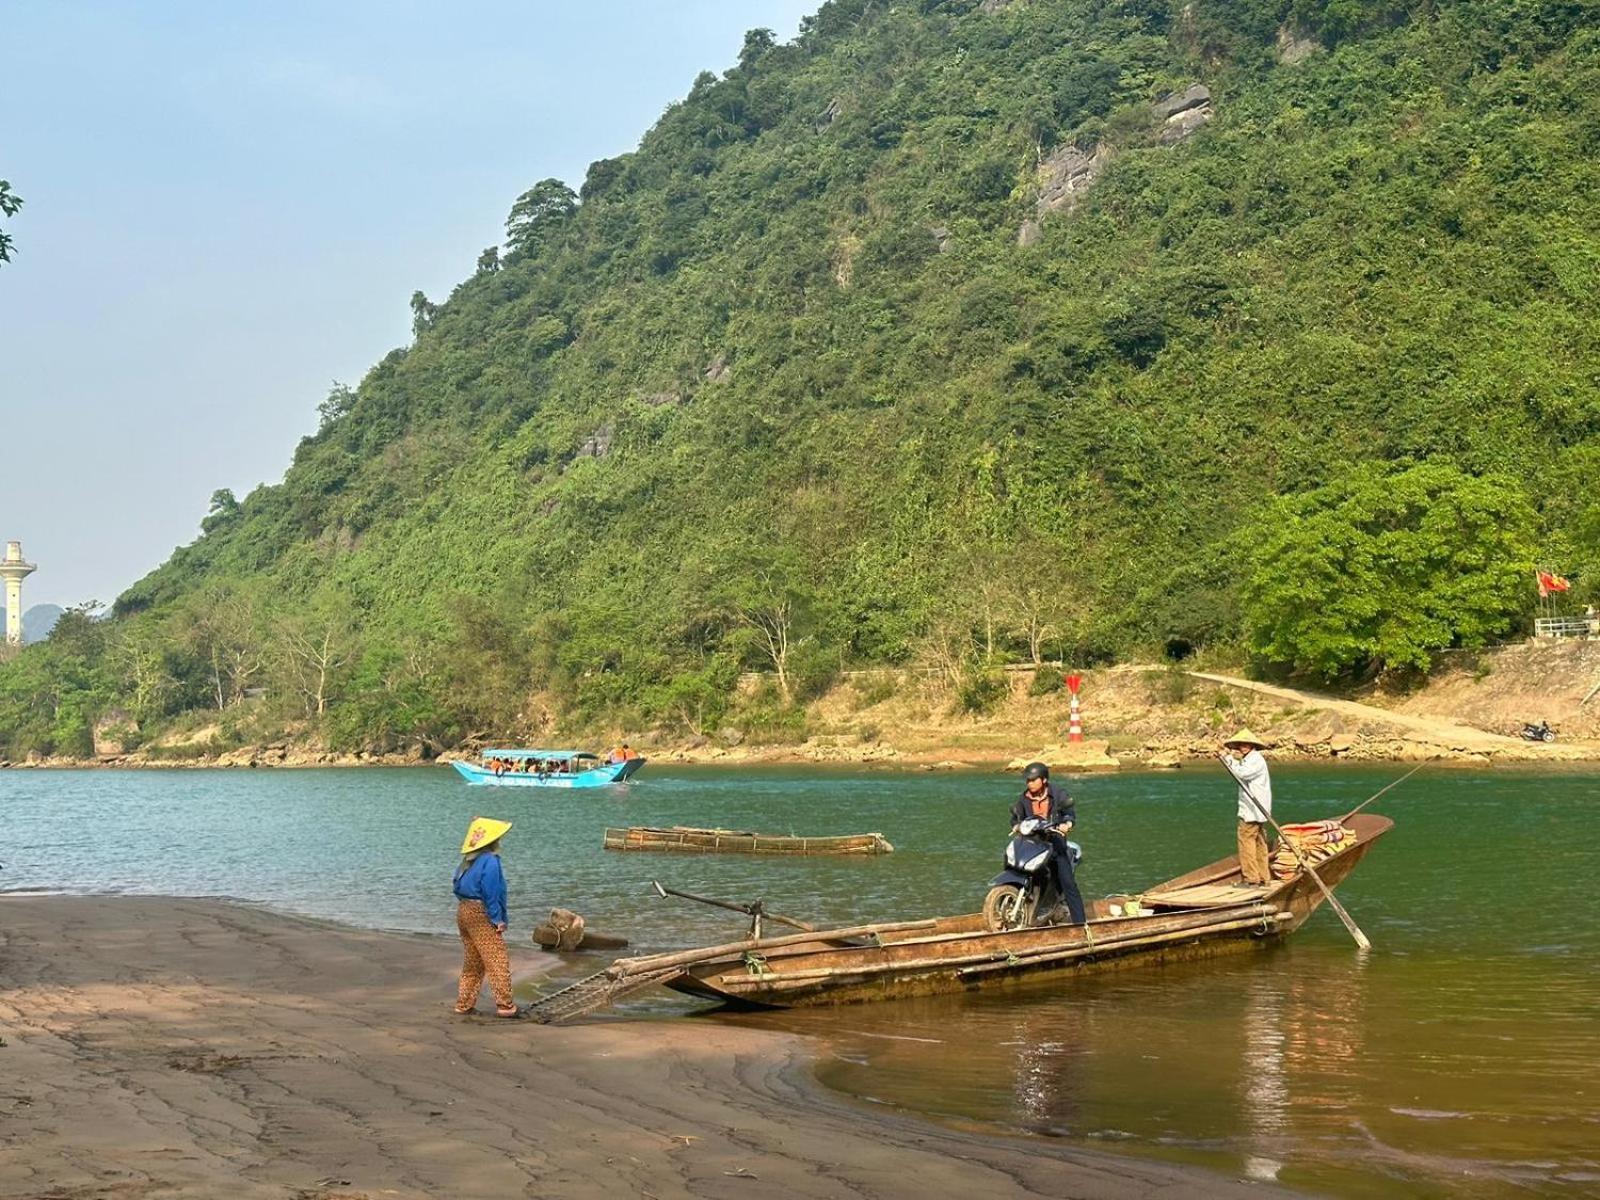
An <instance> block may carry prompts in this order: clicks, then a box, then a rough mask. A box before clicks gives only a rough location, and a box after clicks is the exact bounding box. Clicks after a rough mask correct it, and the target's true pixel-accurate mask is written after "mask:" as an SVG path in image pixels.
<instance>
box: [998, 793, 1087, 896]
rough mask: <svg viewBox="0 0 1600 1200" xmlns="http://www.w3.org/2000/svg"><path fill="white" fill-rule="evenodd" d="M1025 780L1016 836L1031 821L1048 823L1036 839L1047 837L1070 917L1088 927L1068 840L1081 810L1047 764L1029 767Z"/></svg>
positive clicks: (1015, 815)
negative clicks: (1052, 850)
mask: <svg viewBox="0 0 1600 1200" xmlns="http://www.w3.org/2000/svg"><path fill="white" fill-rule="evenodd" d="M1022 778H1023V788H1022V795H1020V796H1019V797H1017V802H1016V803H1015V804H1013V805H1012V806H1011V828H1012V832H1013V833H1015V832H1016V827H1017V826H1018V825H1020V824H1022V822H1024V821H1026V820H1029V819H1037V820H1041V821H1045V822H1047V825H1046V828H1045V829H1043V830H1041V831H1040V832H1039V833H1038V834H1036V835H1035V836H1036V837H1043V838H1044V839H1045V840H1046V841H1048V842H1049V843H1050V845H1051V847H1052V848H1053V849H1054V850H1055V867H1056V888H1057V890H1058V891H1059V892H1060V893H1061V899H1062V901H1063V902H1064V903H1065V904H1066V906H1067V915H1068V917H1069V918H1070V919H1071V921H1072V923H1073V924H1074V925H1083V924H1086V919H1085V917H1084V912H1083V894H1082V893H1081V892H1079V891H1078V880H1077V876H1076V875H1075V874H1074V872H1073V869H1072V848H1071V847H1070V846H1068V845H1067V837H1066V835H1067V834H1068V833H1069V832H1070V831H1071V830H1072V827H1073V825H1074V824H1076V823H1077V820H1078V809H1077V806H1076V805H1075V804H1074V803H1073V802H1072V797H1071V796H1069V795H1068V794H1067V791H1066V789H1065V788H1061V787H1057V786H1056V785H1055V784H1053V783H1051V782H1050V768H1049V767H1048V766H1047V765H1046V764H1044V763H1042V762H1032V763H1029V764H1028V765H1027V767H1026V768H1025V769H1024V770H1023V772H1022ZM1051 915H1054V914H1051Z"/></svg>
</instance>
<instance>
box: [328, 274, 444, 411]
mask: <svg viewBox="0 0 1600 1200" xmlns="http://www.w3.org/2000/svg"><path fill="white" fill-rule="evenodd" d="M416 295H417V296H421V295H422V293H421V292H418V293H417V294H416ZM423 299H424V300H426V299H427V297H425V296H424V297H423ZM430 307H431V306H430ZM411 311H412V315H413V316H415V315H416V313H417V300H416V296H413V297H412V298H411ZM430 316H431V313H430ZM412 332H416V330H415V327H413V330H412ZM355 406H356V390H355V389H354V388H352V387H350V386H348V385H346V384H343V383H340V382H339V381H338V380H337V379H335V380H334V381H333V386H332V387H330V388H329V389H328V398H327V399H326V400H324V401H323V402H322V403H321V404H319V405H317V432H318V433H321V432H322V431H323V430H325V429H327V428H328V426H330V425H332V424H333V423H334V422H336V421H339V420H341V419H342V418H343V417H344V416H345V415H346V414H347V413H349V411H350V410H351V409H352V408H354V407H355Z"/></svg>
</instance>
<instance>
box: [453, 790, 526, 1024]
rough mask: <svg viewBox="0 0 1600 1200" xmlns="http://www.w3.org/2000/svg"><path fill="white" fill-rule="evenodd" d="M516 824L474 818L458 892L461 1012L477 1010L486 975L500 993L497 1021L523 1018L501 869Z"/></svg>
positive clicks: (458, 874)
mask: <svg viewBox="0 0 1600 1200" xmlns="http://www.w3.org/2000/svg"><path fill="white" fill-rule="evenodd" d="M510 829H511V822H510V821H496V820H494V819H493V818H491V817H474V818H473V819H472V824H471V825H469V826H468V827H467V836H466V838H465V839H464V840H463V841H462V843H461V854H462V858H461V865H460V866H459V867H457V868H456V874H455V880H454V889H455V894H456V899H457V900H458V901H459V902H460V903H458V904H457V905H456V928H457V929H458V930H460V932H461V947H462V960H461V986H460V988H459V989H458V990H457V992H456V1012H458V1013H461V1014H462V1015H465V1014H467V1013H470V1012H475V1011H476V1010H477V1004H478V992H479V991H480V990H481V989H482V987H483V980H484V976H485V975H487V976H488V979H489V990H490V991H492V992H493V993H494V1011H495V1016H497V1017H520V1016H521V1015H522V1010H521V1009H519V1008H518V1007H517V1002H516V1000H515V999H514V998H513V997H512V995H511V959H510V957H509V956H508V955H507V954H506V939H505V932H506V877H505V875H504V874H503V873H502V872H501V870H500V839H501V838H503V837H505V835H506V834H507V832H509V831H510Z"/></svg>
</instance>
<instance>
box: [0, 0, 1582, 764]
mask: <svg viewBox="0 0 1600 1200" xmlns="http://www.w3.org/2000/svg"><path fill="white" fill-rule="evenodd" d="M1597 195H1600V4H1597V3H1596V0H1437V2H1435V3H1432V4H1429V3H1416V4H1410V5H1407V4H1401V3H1393V2H1389V0H1171V2H1170V3H1169V2H1168V0H1012V2H1010V3H1006V2H1004V0H983V2H982V3H979V2H978V0H904V2H902V3H899V4H894V5H890V4H886V3H883V2H882V0H831V2H829V3H827V4H825V5H823V6H822V8H821V9H820V10H819V11H818V12H817V14H816V15H815V16H814V17H812V18H810V19H808V20H807V21H806V22H805V23H804V25H803V27H802V30H801V33H800V35H799V37H798V38H796V39H795V40H794V41H793V42H791V43H787V44H779V43H777V42H775V40H774V39H773V37H772V36H771V35H770V34H769V33H767V32H766V31H762V30H756V31H752V32H751V33H750V34H749V35H747V37H746V39H745V44H744V49H743V52H742V53H741V54H740V56H739V61H738V62H737V63H736V64H735V65H733V66H732V67H731V68H729V69H728V70H726V71H725V72H723V73H722V74H721V75H716V74H711V73H705V74H702V75H701V76H700V77H699V78H698V79H697V80H695V81H694V84H693V87H692V88H691V89H690V90H689V92H688V94H687V96H686V97H685V98H684V99H683V100H682V101H681V102H680V103H677V104H674V105H673V106H671V107H670V108H669V109H668V110H667V111H666V113H665V114H664V115H663V116H662V118H661V119H660V121H659V122H658V123H657V124H656V125H655V126H654V127H653V128H652V129H651V130H649V132H648V133H646V134H645V135H644V137H643V139H642V141H641V142H640V144H639V147H638V149H637V150H636V151H634V152H633V153H630V154H626V155H623V156H622V157H620V158H615V159H608V160H603V161H600V162H596V163H594V164H593V165H592V166H591V167H590V168H589V171H588V174H587V176H586V178H585V179H584V180H583V182H582V186H581V188H580V189H578V191H577V192H576V193H574V192H573V191H571V190H570V189H568V188H567V187H566V186H565V185H563V184H561V183H559V182H557V181H553V180H547V181H544V182H542V183H540V184H538V185H536V186H534V187H533V188H531V189H530V190H529V192H528V193H527V194H525V195H524V196H522V197H521V198H519V199H518V200H517V201H516V204H515V205H514V207H513V208H512V212H511V218H510V220H509V221H508V228H507V233H508V236H507V241H506V244H505V245H504V246H503V247H497V248H491V249H490V250H487V251H485V252H484V254H483V256H482V257H481V258H480V259H479V261H478V263H477V269H476V270H475V271H474V272H473V273H472V274H471V275H470V276H469V277H467V278H465V279H464V281H463V282H462V283H461V284H460V285H459V286H458V287H457V288H456V289H455V291H454V292H453V293H452V294H451V295H450V296H449V297H448V298H445V299H442V300H440V301H439V302H437V303H435V302H433V301H430V300H429V299H428V298H426V297H424V296H422V295H421V294H420V293H419V294H417V295H416V296H414V297H413V299H412V307H413V311H414V313H415V315H416V338H415V342H414V344H413V345H411V346H409V347H406V348H404V349H399V350H396V351H394V352H393V353H391V354H390V355H388V356H387V357H386V358H385V359H384V360H383V361H382V362H380V363H379V364H377V366H375V367H374V368H373V369H372V371H371V372H370V373H369V374H368V375H367V377H366V378H365V379H363V380H362V381H361V382H360V384H359V386H357V387H354V388H336V389H335V390H334V392H333V393H332V394H331V395H330V396H329V397H328V399H327V402H326V403H325V404H324V405H323V409H322V412H323V420H322V424H321V427H320V428H319V429H318V430H317V431H316V432H315V433H314V434H312V435H311V436H309V437H307V438H305V439H304V440H303V441H302V443H301V444H300V446H299V448H298V450H297V451H296V452H295V456H294V463H293V466H292V467H291V469H290V470H289V472H288V473H287V475H286V476H285V478H284V480H283V482H282V483H281V484H277V485H273V486H268V487H262V488H259V489H257V490H256V491H254V492H252V493H251V494H250V495H248V496H246V497H245V498H244V499H243V500H242V501H241V500H236V499H235V498H234V497H233V496H232V495H230V494H228V493H226V492H219V493H218V494H217V496H216V497H214V499H213V504H212V509H211V512H210V514H209V515H208V516H207V517H206V518H205V521H204V533H203V535H202V536H201V537H200V538H199V539H198V540H197V541H196V542H194V543H193V544H192V545H189V546H186V547H183V548H182V549H180V550H178V551H176V552H175V553H174V554H173V556H172V558H171V559H170V560H169V561H168V562H167V563H166V564H165V565H163V566H162V567H160V568H159V569H158V570H156V571H154V572H153V573H152V574H151V575H149V576H148V577H147V578H145V579H144V580H142V581H140V582H139V583H138V584H136V585H135V586H134V587H132V588H130V589H129V590H128V591H127V592H126V593H125V594H124V595H123V596H121V597H120V598H119V599H118V600H117V603H116V606H115V617H116V619H115V620H113V621H109V622H91V621H87V620H75V619H73V615H72V614H69V616H68V618H65V619H64V620H63V621H62V622H61V624H60V625H59V626H58V628H57V632H56V634H55V635H54V636H53V637H52V639H51V641H50V642H49V643H47V644H46V645H45V646H43V647H38V648H35V649H31V650H29V651H28V652H27V653H25V654H24V655H22V656H20V657H19V658H17V659H16V660H14V661H13V662H12V663H10V664H9V665H7V666H6V667H4V668H0V746H4V747H5V748H7V749H9V750H10V751H11V752H12V753H17V752H20V751H22V750H24V749H28V748H43V749H47V750H48V749H58V750H70V749H72V748H74V747H77V748H83V747H84V746H85V745H86V739H87V723H88V722H90V721H92V720H93V718H94V715H95V714H96V713H97V712H99V711H102V710H104V709H105V708H107V707H110V706H116V707H119V708H122V709H125V710H126V711H127V712H128V713H129V714H131V716H132V717H133V718H135V719H137V720H139V721H140V722H143V723H144V725H145V727H146V728H147V729H148V728H154V727H157V726H159V725H160V724H161V723H162V722H166V721H171V720H174V719H177V718H180V717H182V715H183V714H184V713H186V712H190V711H193V710H201V709H207V708H209V709H210V710H211V711H212V712H213V713H214V714H215V713H216V712H217V711H218V710H221V711H222V712H224V713H225V714H226V713H229V712H232V711H234V710H240V709H243V708H245V707H248V706H245V705H242V704H241V703H240V700H241V697H243V696H244V695H245V694H246V692H247V690H250V691H252V692H253V691H254V689H258V688H263V687H264V688H266V696H267V699H266V701H264V703H265V704H266V705H267V709H266V710H263V711H267V712H270V713H271V714H273V715H272V718H271V719H273V720H277V721H279V722H287V721H290V720H299V721H302V722H305V723H307V725H308V726H309V727H311V728H314V729H321V730H322V731H324V732H325V734H326V736H327V737H328V738H329V739H330V740H331V741H332V742H333V743H334V744H337V745H344V746H356V745H363V744H396V743H403V742H413V743H415V742H416V741H418V740H422V741H425V742H427V743H428V744H431V745H443V744H449V743H450V742H452V741H453V740H454V739H456V738H459V737H460V736H462V735H464V734H466V733H469V732H474V731H497V732H505V733H510V732H519V731H522V732H531V731H532V729H533V728H534V727H535V725H536V723H537V722H538V721H539V720H540V719H541V717H540V713H542V712H543V711H544V710H545V709H546V708H549V709H551V710H553V711H554V712H555V713H556V715H557V717H558V718H559V719H560V720H561V721H562V722H564V723H567V724H570V725H581V724H586V723H588V724H597V723H602V722H619V723H626V724H628V725H630V726H641V725H644V724H654V725H657V726H663V727H678V728H684V727H688V728H695V729H698V728H702V727H706V726H707V725H708V724H709V723H712V722H715V721H717V720H719V719H721V717H722V715H723V713H724V710H725V709H726V707H727V705H728V704H729V703H730V694H731V692H732V690H733V684H734V680H735V678H736V676H737V673H738V672H739V671H740V670H741V669H743V668H749V667H766V668H769V669H770V668H773V667H777V668H779V669H780V670H781V679H780V680H779V684H778V686H777V688H776V689H775V690H774V691H773V692H772V694H770V695H768V694H763V696H762V697H759V698H758V699H757V700H756V701H748V702H742V703H750V704H760V705H762V706H764V707H763V708H762V711H761V712H759V713H754V714H749V713H747V714H745V716H746V719H747V720H748V722H750V723H752V724H760V723H762V722H765V723H766V724H767V725H768V726H769V727H771V728H773V729H782V728H786V727H791V728H792V727H793V725H794V723H795V722H796V721H798V720H800V719H802V718H800V717H799V716H797V715H796V714H797V712H798V709H797V708H796V705H797V704H798V702H799V701H800V700H803V699H804V698H805V696H807V695H808V694H810V693H811V692H813V691H814V690H815V689H816V688H818V687H820V686H822V685H823V684H824V683H825V682H826V681H827V680H828V679H829V678H831V676H832V675H833V674H834V673H836V672H837V671H838V670H839V668H840V667H841V665H843V666H849V665H853V664H870V663H902V662H909V661H921V662H926V663H931V664H935V665H938V666H940V667H941V668H943V669H945V670H946V671H947V672H948V673H949V676H950V678H951V680H952V681H953V683H954V685H955V686H956V689H957V691H958V692H961V693H962V694H964V695H966V696H967V698H968V701H969V703H981V702H982V695H983V689H982V687H981V686H979V685H980V684H981V682H982V679H983V672H984V670H985V669H986V667H988V666H989V665H991V664H993V663H995V662H997V661H1002V660H1004V659H1006V658H1023V659H1026V658H1028V657H1035V658H1037V657H1038V656H1039V655H1041V654H1043V655H1048V656H1052V657H1053V656H1055V655H1057V654H1063V655H1065V656H1066V657H1067V658H1069V659H1072V660H1074V661H1081V662H1089V661H1095V660H1102V661H1103V660H1106V659H1111V658H1115V657H1119V656H1130V655H1141V654H1144V655H1158V654H1160V653H1162V652H1163V650H1170V651H1171V652H1174V653H1182V652H1184V651H1185V650H1186V649H1188V648H1190V647H1197V646H1201V645H1205V644H1210V643H1224V644H1232V645H1237V646H1240V647H1241V648H1245V649H1248V650H1250V651H1251V652H1253V653H1255V654H1256V655H1258V656H1260V657H1262V658H1263V659H1264V660H1268V661H1271V662H1275V663H1279V664H1282V665H1285V666H1288V667H1293V668H1297V669H1302V670H1312V671H1317V672H1320V673H1323V674H1326V675H1337V674H1340V673H1352V672H1361V671H1369V670H1374V669H1379V668H1388V669H1411V670H1416V669H1426V667H1427V666H1428V664H1429V662H1430V660H1431V658H1432V656H1433V654H1434V653H1435V652H1436V651H1437V650H1438V649H1439V648H1440V647H1444V646H1449V645H1452V644H1475V643H1477V642H1481V641H1482V640H1484V639H1486V638H1491V637H1495V636H1498V635H1500V634H1502V633H1504V632H1506V631H1508V630H1511V629H1513V628H1514V627H1516V625H1517V623H1518V622H1521V621H1525V620H1526V618H1527V617H1528V616H1529V615H1530V614H1531V611H1532V606H1533V602H1534V601H1533V590H1532V567H1533V566H1534V565H1535V564H1536V563H1539V564H1547V565H1552V566H1554V567H1556V568H1557V569H1558V570H1561V571H1563V572H1565V573H1566V574H1567V575H1568V576H1570V577H1574V578H1575V579H1576V582H1577V588H1576V590H1575V591H1574V592H1573V593H1571V595H1573V596H1574V597H1576V596H1581V595H1584V594H1585V593H1586V589H1587V590H1588V593H1590V594H1592V591H1593V580H1594V578H1595V577H1596V576H1600V570H1597V569H1596V568H1600V550H1597V548H1596V547H1597V544H1600V504H1597V502H1596V499H1595V495H1594V490H1593V481H1594V480H1595V479H1596V478H1597V477H1600V382H1597V381H1600V325H1597V322H1596V319H1595V308H1594V300H1595V296H1596V295H1597V294H1600V232H1597V230H1600V223H1597V221H1596V218H1595V213H1594V209H1593V204H1594V197H1595V196H1597ZM469 267H470V264H464V272H465V270H466V269H467V268H469ZM258 707H259V706H258ZM251 719H252V720H255V721H261V720H263V719H265V718H264V717H262V716H261V714H260V713H259V712H258V713H256V714H255V715H254V716H252V718H251Z"/></svg>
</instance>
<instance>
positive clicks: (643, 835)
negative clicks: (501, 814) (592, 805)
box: [603, 825, 894, 854]
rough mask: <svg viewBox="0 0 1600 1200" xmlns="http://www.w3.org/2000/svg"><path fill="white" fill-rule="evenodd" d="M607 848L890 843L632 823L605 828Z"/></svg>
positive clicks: (757, 848) (767, 849)
mask: <svg viewBox="0 0 1600 1200" xmlns="http://www.w3.org/2000/svg"><path fill="white" fill-rule="evenodd" d="M603 844H604V846H605V848H606V849H607V850H687V851H691V852H693V853H698V854H889V853H891V852H893V850H894V847H893V846H891V845H890V844H889V839H888V838H886V837H884V836H883V834H881V833H846V834H837V835H834V836H830V837H796V836H795V835H793V834H777V833H753V832H751V831H749V830H744V829H696V828H693V827H692V826H687V825H674V826H673V827H672V828H670V829H654V828H650V827H648V826H637V825H636V826H632V827H630V828H628V829H607V830H606V834H605V842H604V843H603Z"/></svg>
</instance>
